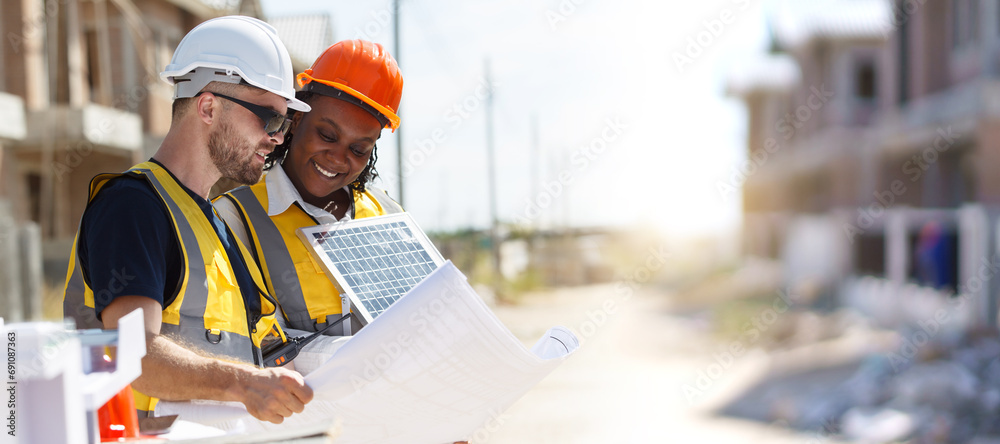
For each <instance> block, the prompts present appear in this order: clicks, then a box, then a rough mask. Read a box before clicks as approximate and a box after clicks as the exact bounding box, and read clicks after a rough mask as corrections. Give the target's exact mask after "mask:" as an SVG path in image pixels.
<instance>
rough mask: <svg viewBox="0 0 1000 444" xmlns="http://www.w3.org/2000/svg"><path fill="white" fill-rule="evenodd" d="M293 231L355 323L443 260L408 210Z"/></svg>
mask: <svg viewBox="0 0 1000 444" xmlns="http://www.w3.org/2000/svg"><path fill="white" fill-rule="evenodd" d="M298 235H299V238H300V239H302V241H303V242H305V243H306V245H308V246H309V247H310V251H311V252H312V253H313V257H315V258H316V260H317V261H318V262H319V263H320V264H322V266H323V270H324V271H325V272H326V274H327V276H328V277H330V279H331V280H332V281H333V283H334V284H335V285H336V287H337V289H338V290H340V296H341V304H342V307H343V309H344V311H343V312H344V313H346V312H347V310H350V312H351V313H352V314H354V315H355V316H352V319H356V320H357V321H358V322H360V323H361V325H367V324H368V323H369V322H371V321H373V320H374V319H375V318H376V317H378V315H380V314H382V312H383V311H385V310H386V309H387V308H389V306H390V305H392V303H393V302H396V300H397V299H399V298H400V297H402V296H403V295H404V294H406V292H408V291H410V289H411V288H413V287H414V286H416V285H417V284H418V283H420V281H422V280H423V279H424V277H426V276H427V275H428V274H430V273H431V272H432V271H434V270H435V269H437V267H438V266H440V265H441V264H443V263H444V259H443V258H442V257H441V253H439V252H438V251H437V249H436V248H434V244H432V243H431V241H430V239H428V238H427V236H426V235H425V234H424V232H423V231H421V230H420V227H418V226H417V224H416V222H414V220H413V218H412V217H410V215H409V214H408V213H399V214H390V215H386V216H377V217H369V218H364V219H357V220H349V221H343V222H338V223H334V224H327V225H317V226H312V227H304V228H300V229H299V230H298ZM347 324H348V325H346V326H345V327H344V330H345V332H344V334H350V332H351V326H350V325H349V322H348V323H347Z"/></svg>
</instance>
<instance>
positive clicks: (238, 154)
mask: <svg viewBox="0 0 1000 444" xmlns="http://www.w3.org/2000/svg"><path fill="white" fill-rule="evenodd" d="M270 148H271V147H270V146H268V145H267V144H261V145H260V146H259V147H254V146H252V145H251V144H250V143H247V142H246V141H245V140H244V139H243V137H241V135H240V134H239V133H237V132H236V131H235V130H234V129H233V127H232V126H231V125H230V124H229V121H227V120H223V121H222V122H220V123H219V129H218V130H217V131H214V132H212V134H211V135H209V138H208V154H209V156H210V157H211V158H212V162H213V163H215V168H216V169H218V170H219V172H220V173H222V177H225V178H227V179H230V180H233V181H236V182H238V183H241V184H243V185H253V184H255V183H257V182H258V181H259V180H260V176H261V175H262V174H263V172H264V171H263V169H262V167H261V166H258V165H257V161H256V160H257V155H256V152H257V150H258V149H262V150H270Z"/></svg>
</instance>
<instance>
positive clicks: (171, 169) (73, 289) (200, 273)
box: [63, 16, 313, 423]
mask: <svg viewBox="0 0 1000 444" xmlns="http://www.w3.org/2000/svg"><path fill="white" fill-rule="evenodd" d="M160 77H161V78H163V79H164V80H165V81H167V82H168V83H170V84H172V85H174V103H173V114H172V120H171V124H170V130H169V131H168V133H167V135H166V137H165V138H164V139H163V143H162V144H161V145H160V147H159V149H158V150H157V151H156V154H154V155H153V157H152V158H151V159H150V160H149V161H147V162H143V163H140V164H138V165H136V166H134V167H132V168H131V169H129V170H128V171H126V172H124V173H120V174H101V175H98V176H96V177H95V178H94V179H93V181H92V182H91V184H90V191H89V200H88V203H87V209H86V211H85V212H84V215H83V219H82V220H81V222H80V230H79V232H78V234H77V238H76V241H75V242H74V247H73V254H72V257H71V259H70V268H69V272H68V274H67V276H68V278H67V283H66V292H65V296H64V302H63V309H64V312H65V315H66V316H67V317H72V318H74V319H76V321H77V325H78V328H115V327H116V326H117V324H118V319H119V318H121V317H122V316H124V315H126V314H128V313H129V312H131V311H133V310H135V309H136V308H142V309H143V313H144V316H145V320H146V335H147V340H146V348H147V352H146V356H145V357H144V358H143V360H142V375H141V376H140V377H139V378H138V379H136V380H135V382H134V383H133V387H134V388H135V395H136V408H137V409H138V410H139V411H140V414H141V415H143V414H147V413H148V412H152V411H153V410H154V408H155V405H156V402H157V401H158V399H164V400H174V401H183V400H191V399H209V400H218V401H238V402H241V403H243V404H244V405H245V406H246V408H247V411H249V412H250V414H252V415H253V416H255V417H256V418H258V419H261V420H265V421H270V422H275V423H280V422H282V420H283V419H284V418H286V417H288V416H290V415H291V414H292V413H295V412H301V411H302V409H303V407H304V405H305V404H306V403H308V402H309V401H310V400H311V399H312V396H313V393H312V390H311V389H310V388H309V387H308V386H306V385H305V383H304V381H303V379H302V376H301V375H299V374H298V373H296V372H294V371H292V370H288V369H284V368H280V367H278V368H261V367H263V363H264V360H263V356H262V353H261V350H262V348H263V347H264V346H265V345H267V344H270V343H272V341H282V340H284V333H282V331H281V328H280V327H279V326H278V325H277V322H276V321H275V317H274V311H275V303H274V299H273V298H272V297H271V296H270V295H269V294H268V293H267V290H266V287H265V286H264V284H263V281H262V279H261V276H260V271H259V269H258V268H257V266H256V264H255V261H254V260H253V257H252V256H250V254H249V253H248V250H247V249H246V248H245V247H244V246H243V245H242V244H241V243H240V242H239V241H238V240H237V239H236V238H235V237H234V236H233V235H232V233H231V232H230V231H229V229H228V228H227V227H226V225H225V224H224V223H222V221H221V220H220V219H219V218H218V217H217V216H216V214H215V213H214V212H213V210H212V205H211V204H210V203H209V201H208V198H209V192H210V190H211V188H212V185H213V184H215V183H216V181H218V180H219V179H220V178H222V177H225V178H228V179H231V180H234V181H237V182H240V183H243V184H247V185H251V184H254V183H256V182H257V181H258V180H259V179H260V177H261V173H262V168H263V165H264V157H265V156H266V155H267V154H268V153H270V152H271V151H272V150H273V149H274V147H275V146H276V145H277V144H280V143H281V142H282V140H283V139H284V134H285V131H287V129H288V125H289V123H290V122H289V120H288V119H287V118H286V114H287V111H288V108H291V109H295V110H298V111H309V106H308V105H306V104H305V103H303V102H301V101H299V100H297V99H295V91H294V88H293V86H292V79H293V77H294V73H293V72H292V64H291V60H290V59H289V57H288V52H287V51H286V50H285V47H284V45H282V43H281V41H280V40H279V39H278V36H277V33H276V31H275V30H274V28H273V27H271V26H270V25H268V24H267V23H264V22H262V21H260V20H257V19H254V18H250V17H242V16H230V17H220V18H216V19H212V20H209V21H206V22H204V23H202V24H200V25H198V26H197V27H195V28H194V29H192V30H191V32H189V33H188V34H187V36H185V37H184V39H183V40H181V42H180V44H179V45H178V46H177V49H176V51H175V52H174V56H173V59H172V60H171V63H170V64H169V65H168V66H167V67H166V69H165V70H164V71H163V72H162V73H161V74H160ZM144 412H145V413H144Z"/></svg>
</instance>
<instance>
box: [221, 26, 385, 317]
mask: <svg viewBox="0 0 1000 444" xmlns="http://www.w3.org/2000/svg"><path fill="white" fill-rule="evenodd" d="M296 79H297V80H298V82H299V86H300V87H301V90H300V91H299V92H297V93H296V95H295V96H296V98H298V99H299V100H302V101H303V102H305V103H308V104H309V105H310V106H311V107H312V111H311V112H308V113H296V114H295V115H294V116H293V117H292V123H291V128H290V130H289V133H288V135H286V136H285V140H284V143H282V144H281V145H279V146H277V147H276V148H275V149H274V151H273V152H271V153H269V154H268V155H267V156H266V162H265V166H264V169H265V170H266V171H267V174H266V176H265V177H264V179H263V180H262V181H260V182H259V183H257V184H256V185H253V186H249V187H246V186H245V187H240V188H237V189H235V190H232V191H230V192H228V193H226V194H225V195H224V196H220V197H219V198H218V199H216V201H215V207H216V210H217V211H218V212H219V214H220V216H221V217H222V218H223V219H224V220H225V221H226V223H227V224H228V225H229V227H230V228H231V229H232V231H233V233H234V234H235V235H236V236H237V237H239V238H240V239H241V240H242V241H243V242H244V244H245V245H247V246H248V247H250V248H251V249H252V252H253V253H254V257H255V258H256V259H257V261H258V262H259V264H260V266H261V270H263V272H264V280H265V283H266V285H267V287H268V290H270V291H271V294H273V295H274V296H275V298H276V299H277V300H278V303H279V304H280V306H281V311H282V313H283V314H284V321H285V324H286V325H287V326H288V327H290V328H292V329H296V330H302V331H319V330H321V329H322V328H324V327H325V326H327V324H328V323H330V322H334V321H336V320H337V319H339V318H340V317H341V313H347V312H349V306H347V304H346V303H345V302H344V301H342V300H341V298H340V297H337V295H338V294H339V292H338V291H337V289H336V288H335V287H334V285H333V283H332V282H331V281H330V279H328V278H327V276H326V275H325V274H324V273H323V270H322V269H321V268H320V267H319V266H318V265H317V264H316V262H315V261H314V260H313V259H312V258H311V257H310V253H309V251H308V249H307V248H306V246H305V245H304V244H303V243H302V242H301V241H300V240H299V239H298V238H297V237H296V230H297V229H298V228H301V227H305V226H313V225H318V224H326V223H333V222H337V221H341V220H346V219H356V218H364V217H372V216H380V215H383V214H391V213H398V212H401V211H403V210H402V208H400V206H399V204H397V203H396V202H395V201H393V200H392V199H390V198H389V196H388V195H387V194H386V193H385V192H384V191H382V190H379V189H376V188H375V187H373V186H372V185H371V181H372V180H373V179H374V178H375V177H377V176H378V173H377V172H376V171H375V161H376V159H377V156H376V149H375V143H376V142H377V141H378V139H379V137H380V136H381V133H382V130H383V129H385V128H391V129H392V130H395V129H396V128H398V127H399V116H397V115H396V112H397V110H398V109H399V101H400V97H401V96H402V92H403V78H402V75H401V74H400V72H399V67H398V66H397V65H396V61H395V59H393V58H392V56H390V55H389V54H388V53H387V52H386V51H385V49H384V48H383V47H382V45H380V44H378V43H372V42H368V41H363V40H345V41H341V42H338V43H335V44H333V45H332V46H330V47H329V48H327V49H326V51H325V52H323V54H321V55H320V56H319V58H317V59H316V61H315V62H314V63H313V65H312V68H310V69H307V70H305V72H303V73H301V74H299V75H298V76H297V77H296ZM344 325H349V323H344ZM357 325H359V324H355V326H357ZM331 330H333V331H335V332H336V333H335V334H344V335H350V334H351V331H350V329H349V328H346V327H345V328H343V329H341V328H339V327H334V328H331ZM327 333H328V334H329V333H330V332H329V331H328V332H327Z"/></svg>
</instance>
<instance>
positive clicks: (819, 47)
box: [730, 0, 1000, 325]
mask: <svg viewBox="0 0 1000 444" xmlns="http://www.w3.org/2000/svg"><path fill="white" fill-rule="evenodd" d="M998 17H1000V4H997V3H996V2H992V1H985V0H942V1H920V0H855V1H848V0H825V1H817V2H785V4H783V5H781V6H780V7H779V8H777V10H776V11H775V13H774V14H773V16H772V17H770V19H771V20H770V23H771V25H772V26H771V30H772V40H773V44H772V50H771V53H770V54H768V55H767V56H765V57H763V58H762V59H761V60H759V61H758V66H756V67H750V68H748V69H745V70H741V71H739V72H736V73H733V76H732V78H731V81H730V93H731V94H732V95H735V96H738V97H740V98H741V99H742V100H743V101H744V102H745V103H746V105H747V109H748V114H749V126H748V128H749V130H748V140H747V150H748V159H749V160H748V166H751V167H754V168H753V173H751V174H747V177H746V181H745V184H744V188H743V202H744V212H745V227H744V228H745V229H744V251H745V252H746V254H747V255H752V256H764V257H771V258H775V259H782V260H783V261H784V263H785V269H786V280H787V282H788V285H789V286H790V288H791V289H792V290H793V291H803V292H806V291H819V292H826V293H829V294H835V295H839V296H840V298H841V300H850V301H855V302H859V301H860V302H859V303H861V304H862V305H863V304H864V303H865V302H864V301H870V300H871V298H870V297H869V296H871V295H870V294H867V295H866V294H860V293H858V292H864V291H869V292H871V291H874V290H872V289H873V288H875V287H873V286H872V285H867V284H861V282H862V281H863V282H867V283H871V282H872V279H878V280H881V281H880V282H882V284H885V285H891V286H893V288H904V287H905V288H907V289H908V290H906V291H903V293H906V292H907V291H909V292H911V293H912V292H913V291H916V290H915V289H920V290H921V291H922V290H926V289H933V290H934V291H936V292H938V293H939V294H940V295H941V297H940V299H941V300H942V301H945V302H947V300H948V298H949V297H950V296H947V295H948V294H952V293H955V292H957V293H959V294H961V295H965V296H968V297H969V300H970V301H972V302H973V303H972V304H968V306H969V307H970V310H971V314H969V316H970V317H969V322H971V323H979V324H990V325H996V312H997V305H996V299H997V298H996V294H997V292H998V285H997V281H998V279H992V275H993V274H995V272H984V271H983V270H993V269H994V268H997V266H998V259H997V240H998V239H997V236H996V232H997V228H998V227H997V220H998V218H997V215H998V213H997V211H996V210H995V208H997V204H998V203H1000V176H998V175H996V174H993V170H995V169H996V168H998V167H1000V119H998V115H1000V105H998V104H1000V83H998V82H997V78H998V76H1000V19H998ZM748 170H749V168H748ZM865 289H867V290H865Z"/></svg>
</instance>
